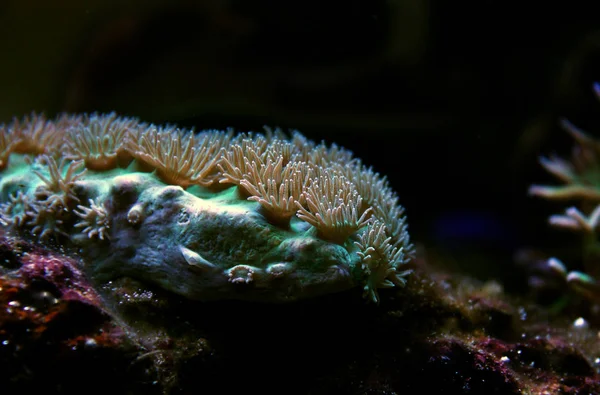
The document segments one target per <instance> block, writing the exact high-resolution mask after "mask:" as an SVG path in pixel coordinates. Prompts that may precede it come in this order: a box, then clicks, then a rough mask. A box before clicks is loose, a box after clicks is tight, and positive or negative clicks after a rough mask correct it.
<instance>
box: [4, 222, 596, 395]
mask: <svg viewBox="0 0 600 395" xmlns="http://www.w3.org/2000/svg"><path fill="white" fill-rule="evenodd" d="M412 266H413V268H414V274H412V275H411V277H410V278H409V281H408V285H407V286H406V287H405V288H403V289H391V290H385V291H383V292H382V294H381V296H382V297H381V303H380V305H378V306H377V305H373V304H367V303H365V301H364V299H363V298H362V297H361V294H360V293H361V290H358V289H357V290H353V291H349V292H344V293H340V294H335V295H330V296H327V297H322V298H318V299H313V300H306V301H302V302H297V303H291V304H279V305H268V304H255V303H244V302H210V303H202V302H193V301H189V300H185V299H182V298H181V297H178V296H176V295H172V294H170V293H167V292H165V291H162V290H160V289H156V288H153V287H151V286H147V285H145V284H142V283H140V282H137V281H135V280H133V279H128V278H121V279H117V280H115V281H112V282H109V283H106V284H101V285H94V284H91V283H90V281H89V280H88V279H87V278H86V276H85V275H84V274H83V272H82V271H81V270H80V269H79V267H80V262H79V261H78V260H77V259H75V258H73V257H68V256H65V255H63V254H61V253H57V252H56V251H53V250H51V249H48V248H45V247H43V246H40V245H37V244H33V243H31V242H29V241H26V240H23V239H20V238H19V237H17V236H14V235H9V234H6V233H4V232H3V231H1V230H0V366H2V369H0V383H3V384H2V393H4V394H16V393H35V392H40V393H44V394H80V393H82V392H83V393H102V394H106V393H110V394H112V395H116V394H137V393H140V394H141V393H144V394H196V393H220V394H223V393H253V392H256V393H261V394H270V393H273V394H282V393H285V394H400V393H437V394H556V393H563V394H584V393H585V394H588V393H589V394H600V326H599V325H598V322H595V321H594V320H593V319H592V320H589V319H588V320H583V321H582V320H577V319H575V320H574V318H576V317H573V316H569V315H567V314H566V315H562V314H558V315H557V314H552V313H551V312H550V311H549V310H548V309H547V308H545V307H543V306H540V305H538V304H536V303H535V301H533V300H531V299H530V298H527V297H522V296H520V297H517V296H514V295H508V294H506V293H505V292H504V290H503V289H502V287H501V285H499V284H498V283H496V282H493V281H492V282H480V281H477V280H475V279H473V278H470V277H466V276H459V275H456V274H449V273H446V272H444V271H443V270H441V269H439V268H436V265H435V264H434V262H428V261H427V260H426V259H424V258H423V257H419V258H417V260H416V261H415V262H413V263H412Z"/></svg>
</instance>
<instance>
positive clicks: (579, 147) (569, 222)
mask: <svg viewBox="0 0 600 395" xmlns="http://www.w3.org/2000/svg"><path fill="white" fill-rule="evenodd" d="M594 91H595V93H596V95H597V96H598V97H600V85H599V84H594ZM562 126H563V128H564V129H565V130H566V131H567V132H568V133H569V134H570V135H571V136H572V137H573V139H574V140H575V146H574V148H573V151H572V156H571V160H570V161H567V160H565V159H562V158H559V157H557V156H551V157H541V158H540V163H541V165H542V166H543V167H544V168H545V169H546V170H547V171H548V172H549V173H551V174H552V175H554V176H555V177H556V178H558V179H559V180H560V181H562V182H563V185H561V186H540V185H533V186H531V187H530V189H529V193H530V194H532V195H535V196H540V197H542V198H545V199H551V200H555V201H571V202H573V201H576V202H578V203H579V207H576V206H571V207H569V208H567V209H566V210H565V212H564V213H563V214H558V215H552V216H551V217H550V218H549V223H550V224H551V225H552V226H556V227H559V228H564V229H568V230H572V231H576V232H579V233H581V234H582V236H583V249H584V256H583V261H584V265H586V270H587V271H588V272H589V273H583V272H579V271H571V272H567V270H566V268H565V265H564V264H563V263H562V262H561V261H560V260H559V259H557V258H550V259H549V260H548V262H547V266H548V268H550V269H551V270H552V271H553V272H555V273H557V274H559V275H561V276H564V278H565V279H566V281H567V283H568V284H569V285H570V286H571V287H572V288H573V289H574V290H575V291H577V292H578V293H580V294H582V295H583V296H584V297H586V298H589V299H591V300H595V301H598V302H600V283H598V281H597V280H595V279H594V277H593V276H592V275H591V274H594V275H598V274H600V266H599V265H598V262H599V261H598V258H600V255H599V254H598V252H599V251H600V250H599V247H600V240H599V238H598V237H599V235H600V233H599V232H600V229H599V228H600V140H596V139H594V138H592V137H590V136H588V135H587V134H586V133H584V132H583V131H581V130H579V129H578V128H577V127H575V126H574V125H573V124H572V123H570V122H569V121H567V120H563V121H562ZM594 272H595V273H594Z"/></svg>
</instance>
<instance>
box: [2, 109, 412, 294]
mask: <svg viewBox="0 0 600 395" xmlns="http://www.w3.org/2000/svg"><path fill="white" fill-rule="evenodd" d="M0 176H1V179H0V203H1V206H0V207H1V210H0V224H1V225H2V226H5V227H8V228H9V229H11V230H12V231H15V232H18V233H20V234H22V235H27V236H30V237H37V238H39V239H40V240H41V241H44V242H47V243H50V244H53V245H57V246H64V247H67V248H74V249H76V251H77V252H78V253H79V254H80V255H81V256H82V257H83V258H84V261H85V262H86V263H85V267H84V270H85V271H86V273H88V274H89V275H90V276H91V277H92V278H94V279H96V280H99V281H108V280H110V279H111V278H116V277H122V276H127V277H132V278H136V279H140V280H142V281H147V282H151V283H154V284H157V285H159V286H161V287H162V288H164V289H166V290H169V291H172V292H175V293H177V294H180V295H183V296H185V297H188V298H190V299H195V300H219V299H239V300H253V301H262V302H286V301H293V300H297V299H302V298H306V297H313V296H318V295H323V294H328V293H333V292H339V291H342V290H346V289H350V288H352V287H355V286H360V287H362V288H363V289H364V296H365V297H367V298H368V299H369V300H371V301H374V302H378V301H379V295H378V289H380V288H388V287H393V286H395V285H398V286H401V285H403V284H404V283H405V277H406V276H407V275H408V274H409V272H410V271H409V270H404V269H403V266H404V265H405V263H407V262H408V260H409V259H410V258H411V256H412V255H413V253H414V249H413V246H412V244H411V243H410V240H409V235H408V232H407V225H406V219H405V216H404V209H403V207H402V206H401V205H400V204H399V203H398V197H397V195H396V193H395V192H394V191H393V190H392V189H391V187H390V185H389V183H388V182H387V180H386V178H385V177H382V176H380V175H379V174H378V173H376V172H374V171H373V169H372V168H369V167H367V166H365V165H364V164H363V163H362V161H361V160H360V159H358V158H354V157H353V155H352V153H351V152H350V151H348V150H345V149H343V148H340V147H338V146H336V145H335V144H334V145H331V146H328V145H326V144H325V143H320V144H316V143H314V142H312V141H310V140H307V139H306V138H305V137H304V136H302V135H301V134H300V133H298V132H296V131H294V132H293V133H292V134H291V136H287V135H286V134H285V133H283V132H281V131H280V130H271V129H268V128H266V129H265V132H264V133H253V132H247V133H237V134H236V133H234V132H233V131H231V130H228V131H216V130H208V131H202V132H199V133H195V132H194V131H192V130H182V129H179V128H177V127H174V126H170V125H168V126H156V125H151V124H145V123H142V122H140V121H138V120H137V119H134V118H123V117H118V116H117V115H116V114H114V113H110V114H91V115H87V114H82V115H70V114H63V115H61V116H59V117H57V118H56V119H53V120H48V119H46V118H45V117H44V116H42V115H37V114H32V115H31V116H29V117H24V118H23V119H22V120H15V121H14V122H12V123H11V124H9V125H3V126H0Z"/></svg>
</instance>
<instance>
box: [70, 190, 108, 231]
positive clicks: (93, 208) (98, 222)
mask: <svg viewBox="0 0 600 395" xmlns="http://www.w3.org/2000/svg"><path fill="white" fill-rule="evenodd" d="M77 208H78V209H79V210H81V211H77V210H75V211H73V213H75V214H76V215H77V216H79V217H81V219H82V221H80V222H78V223H76V224H75V227H76V228H83V230H82V232H83V233H85V234H87V236H88V237H89V238H90V239H91V238H93V237H98V238H99V239H100V240H104V239H105V238H106V239H108V238H109V236H108V230H109V229H110V217H109V216H108V213H107V212H106V208H105V207H104V206H101V205H99V204H97V203H96V202H94V201H93V200H92V199H90V207H85V206H82V205H78V206H77Z"/></svg>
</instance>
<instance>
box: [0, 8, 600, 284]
mask: <svg viewBox="0 0 600 395" xmlns="http://www.w3.org/2000/svg"><path fill="white" fill-rule="evenodd" d="M48 3H52V5H51V6H50V5H48ZM522 3H524V2H522ZM533 3H537V2H528V4H531V5H529V6H527V8H524V6H523V5H522V4H520V3H519V2H506V1H479V2H460V4H459V2H448V1H442V0H396V1H393V0H389V1H379V0H363V1H358V0H344V1H337V0H335V1H334V0H329V1H322V0H306V1H302V2H270V1H269V2H267V1H248V0H243V1H242V0H239V1H235V0H231V1H225V0H207V1H196V2H194V1H167V0H163V1H159V0H154V1H100V0H96V1H89V2H81V1H72V0H61V1H59V0H56V1H53V2H46V1H41V0H37V1H35V0H27V1H21V0H19V1H17V0H3V1H2V2H1V3H0V54H1V56H0V122H8V121H10V120H11V118H12V117H13V116H22V115H24V114H26V113H28V112H30V111H32V110H34V111H44V112H45V113H46V114H47V115H50V116H53V115H55V114H56V113H58V112H61V111H71V112H83V111H87V112H91V111H101V112H104V111H112V110H114V111H117V112H119V113H121V114H123V115H133V116H137V117H139V118H141V119H142V120H145V121H152V122H175V123H179V124H181V125H183V126H188V127H196V128H197V129H203V128H224V127H228V126H233V127H235V128H237V129H240V130H248V129H260V128H261V127H262V125H264V124H267V125H271V126H280V127H282V128H295V129H298V130H300V131H301V132H302V133H304V134H305V135H306V136H308V137H309V138H311V139H314V140H322V139H324V140H326V141H329V142H334V141H335V142H337V143H338V144H340V145H343V146H345V147H346V148H349V149H351V150H352V151H353V152H354V153H355V155H356V156H358V157H361V158H363V159H364V162H365V163H367V164H369V165H372V166H374V168H375V169H376V170H377V171H378V172H380V173H382V174H386V175H387V176H388V177H389V180H390V181H391V183H392V185H393V186H394V188H395V189H396V190H397V191H398V193H399V194H400V197H401V202H402V204H403V205H404V206H405V207H406V209H407V214H408V218H409V224H410V229H411V234H412V236H413V239H414V240H416V241H417V242H419V243H421V244H423V245H425V246H426V250H428V251H442V252H443V254H442V255H443V256H444V257H445V258H444V259H446V260H448V261H449V262H450V264H452V262H454V263H456V265H457V266H462V267H470V269H471V270H473V271H474V272H476V273H478V274H480V275H482V276H488V275H490V273H492V274H493V275H499V276H507V275H508V277H510V274H507V273H511V270H508V269H510V268H512V265H513V259H512V256H513V254H514V252H515V251H516V250H517V249H519V248H523V247H529V246H534V247H540V248H549V247H551V246H555V245H556V243H559V244H560V243H562V242H566V241H571V242H572V239H569V238H568V237H567V236H566V235H564V233H561V232H560V231H556V230H552V229H549V228H548V226H547V225H546V222H545V218H546V217H547V215H548V214H551V213H555V212H560V211H562V208H563V207H562V206H561V205H557V204H551V203H547V202H543V201H541V200H539V199H534V198H531V197H528V196H527V187H528V186H529V185H530V184H531V183H533V182H538V183H552V182H554V180H553V179H552V177H550V176H549V175H547V174H546V173H545V172H544V171H543V170H542V169H541V168H540V166H539V165H538V163H537V158H538V156H539V155H540V154H549V153H552V152H556V153H559V154H567V153H568V152H569V150H570V145H571V141H570V139H569V137H568V135H567V134H566V133H565V132H564V131H561V130H560V128H559V127H558V123H557V120H558V119H559V117H561V116H566V117H568V118H569V119H571V120H572V121H573V122H574V123H575V124H577V125H579V126H581V127H583V128H585V129H586V130H588V131H590V133H591V134H594V133H595V130H598V127H600V122H598V119H600V105H598V103H597V100H596V98H595V96H594V94H593V91H592V83H593V82H594V81H596V79H600V68H599V67H598V65H599V63H600V20H599V19H598V14H597V13H595V12H593V11H594V10H592V9H591V7H589V9H586V6H583V5H577V4H586V2H581V3H577V2H570V3H569V5H568V6H566V5H564V4H566V3H564V2H558V3H557V4H556V6H552V5H548V4H549V3H546V2H544V3H540V4H543V6H536V4H533ZM587 3H590V4H592V3H594V2H587ZM457 4H458V5H457ZM479 253H482V254H483V255H484V256H485V257H486V259H489V262H490V264H489V265H485V268H484V269H481V266H482V265H481V263H482V261H481V260H480V259H479V260H478V261H477V262H478V263H477V264H476V265H470V264H469V262H470V261H471V259H470V258H471V257H472V256H473V254H475V255H477V254H479ZM477 256H479V255H477ZM483 262H484V263H485V261H483ZM478 267H479V268H478Z"/></svg>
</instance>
